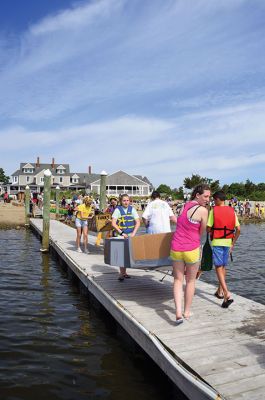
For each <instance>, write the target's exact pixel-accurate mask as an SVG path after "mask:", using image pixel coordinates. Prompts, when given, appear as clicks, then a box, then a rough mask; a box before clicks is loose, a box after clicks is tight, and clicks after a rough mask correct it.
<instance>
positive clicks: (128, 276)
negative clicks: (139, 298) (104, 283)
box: [123, 274, 131, 279]
mask: <svg viewBox="0 0 265 400" xmlns="http://www.w3.org/2000/svg"><path fill="white" fill-rule="evenodd" d="M123 277H124V278H126V279H129V278H130V277H131V276H130V275H127V274H125V275H123Z"/></svg>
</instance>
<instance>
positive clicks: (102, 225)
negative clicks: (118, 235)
mask: <svg viewBox="0 0 265 400" xmlns="http://www.w3.org/2000/svg"><path fill="white" fill-rule="evenodd" d="M112 229H113V228H112V225H111V214H110V213H104V214H97V215H94V216H93V217H92V218H90V219H88V230H89V231H92V232H105V231H111V230H112Z"/></svg>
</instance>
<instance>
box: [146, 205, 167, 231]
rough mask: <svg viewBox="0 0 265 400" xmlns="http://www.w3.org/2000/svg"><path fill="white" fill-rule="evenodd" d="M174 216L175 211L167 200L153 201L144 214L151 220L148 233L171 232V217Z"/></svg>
mask: <svg viewBox="0 0 265 400" xmlns="http://www.w3.org/2000/svg"><path fill="white" fill-rule="evenodd" d="M173 216H174V214H173V211H172V209H171V208H170V207H169V205H168V204H167V202H165V201H163V200H161V199H155V200H153V201H151V202H150V203H149V204H148V205H147V207H146V209H145V211H144V213H143V215H142V217H143V218H145V219H147V220H148V221H149V226H148V229H147V233H165V232H171V229H170V219H169V218H170V217H173Z"/></svg>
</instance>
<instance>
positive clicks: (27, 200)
mask: <svg viewBox="0 0 265 400" xmlns="http://www.w3.org/2000/svg"><path fill="white" fill-rule="evenodd" d="M29 216H30V189H29V186H28V185H27V186H26V189H25V225H26V226H29Z"/></svg>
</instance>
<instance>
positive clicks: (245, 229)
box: [201, 223, 265, 304]
mask: <svg viewBox="0 0 265 400" xmlns="http://www.w3.org/2000/svg"><path fill="white" fill-rule="evenodd" d="M264 239H265V224H264V223H260V224H248V225H242V226H241V235H240V237H239V239H238V241H237V243H236V245H235V249H234V252H233V263H230V265H229V267H228V269H227V271H228V273H227V283H228V287H229V289H230V290H231V291H232V292H234V293H236V294H240V295H241V296H244V297H247V298H249V299H252V300H254V301H257V302H259V303H262V304H265V241H264ZM201 279H202V280H204V281H206V282H210V283H215V282H217V280H216V276H215V271H214V270H213V271H211V272H206V273H204V274H203V275H202V278H201Z"/></svg>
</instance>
